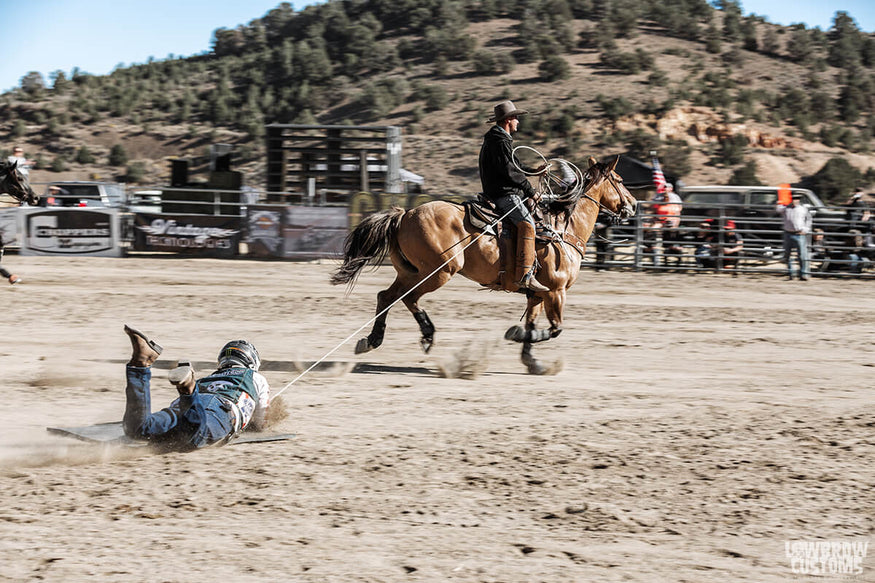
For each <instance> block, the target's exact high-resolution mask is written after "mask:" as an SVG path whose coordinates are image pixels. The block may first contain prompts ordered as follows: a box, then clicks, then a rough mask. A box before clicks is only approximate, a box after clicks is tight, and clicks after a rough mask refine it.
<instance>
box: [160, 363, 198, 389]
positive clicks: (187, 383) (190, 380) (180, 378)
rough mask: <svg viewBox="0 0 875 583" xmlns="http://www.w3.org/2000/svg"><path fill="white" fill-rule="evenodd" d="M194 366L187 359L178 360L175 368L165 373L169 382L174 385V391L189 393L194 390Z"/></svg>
mask: <svg viewBox="0 0 875 583" xmlns="http://www.w3.org/2000/svg"><path fill="white" fill-rule="evenodd" d="M194 375H195V372H194V367H193V366H192V365H191V362H189V361H187V360H180V361H179V362H178V363H177V365H176V368H174V369H173V370H171V371H170V372H169V373H167V378H168V379H170V384H172V385H173V386H174V387H176V392H178V393H179V394H180V395H190V394H192V393H193V392H194V387H195V380H194Z"/></svg>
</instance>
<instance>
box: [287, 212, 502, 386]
mask: <svg viewBox="0 0 875 583" xmlns="http://www.w3.org/2000/svg"><path fill="white" fill-rule="evenodd" d="M515 208H517V207H516V206H513V207H511V209H510V210H508V211H507V212H506V213H504V215H503V216H501V217H500V218H498V219H496V220H495V221H493V222H492V223H490V225H489V227H488V228H487V229H485V230H484V231H483V232H481V233H480V234H478V235H477V236H476V237H474V238H473V239H471V241H470V242H469V243H468V244H467V245H465V246H464V247H462V248H461V249H459V250H458V251H457V252H456V253H455V255H453V256H452V257H450V258H449V259H447V260H446V261H444V262H443V263H442V264H441V265H439V266H438V267H436V268H435V270H434V271H432V272H431V273H429V274H428V275H427V276H425V277H424V278H422V279H421V280H419V283H417V284H416V285H414V286H413V287H411V288H410V289H409V290H407V291H406V292H404V294H402V295H401V296H400V297H399V298H398V299H397V300H395V301H394V302H392V303H391V304H389V305H388V306H386V307H385V308H384V309H383V310H381V311H380V312H379V313H378V314H377V315H375V316H374V317H373V318H371V319H370V320H368V321H367V322H365V323H364V324H362V325H361V326H359V327H358V329H356V330H355V332H353V333H352V334H350V335H349V336H347V337H346V338H344V339H343V340H342V341H341V342H340V343H339V344H338V345H337V346H335V347H334V348H332V349H331V350H329V351H328V352H326V353H325V354H324V355H323V356H322V358H320V359H319V360H317V361H316V362H314V363H313V364H311V365H310V366H309V367H307V369H306V370H305V371H303V372H302V373H301V374H299V375H298V376H296V377H295V378H293V379H292V380H291V381H289V382H288V384H286V386H284V387H283V388H281V389H280V390H279V391H277V392H276V393H275V394H274V395H272V396H271V398H272V399H273V398H275V397H278V396H280V395H281V394H282V393H283V392H284V391H285V390H286V389H288V388H289V387H291V386H292V385H293V384H295V383H296V382H298V380H300V379H301V378H302V377H303V376H304V375H306V374H307V373H309V372H310V371H311V370H313V369H314V368H316V367H317V366H318V365H319V364H321V363H322V362H323V361H324V360H325V359H326V358H328V357H329V356H331V355H332V354H334V353H335V352H337V349H339V348H340V347H341V346H343V345H344V344H346V343H347V342H349V341H350V340H351V339H352V338H354V337H355V336H357V335H358V334H359V333H360V332H361V331H362V330H364V329H365V328H367V327H368V326H370V325H371V324H373V323H374V321H375V320H376V319H377V318H379V317H380V316H382V315H383V314H385V313H386V312H388V311H389V310H390V309H391V308H392V306H394V305H395V304H397V303H398V302H400V301H401V300H403V299H404V298H406V297H407V296H408V295H409V294H410V292H412V291H413V290H415V289H416V288H418V287H419V286H420V285H422V284H423V283H425V281H426V280H428V278H430V277H431V276H433V275H434V274H436V273H437V272H439V271H440V270H441V269H443V268H444V267H446V265H447V264H448V263H449V262H450V261H452V260H453V259H455V258H456V257H458V256H459V255H461V254H462V253H464V251H465V250H466V249H467V248H468V247H470V246H471V245H473V244H474V243H476V242H477V241H478V240H479V239H480V237H482V236H483V235H485V234H486V233H488V232H492V230H493V227H495V225H497V224H498V223H500V222H501V221H503V220H504V219H506V218H507V217H508V216H509V215H510V213H512V212H513V211H514V209H515ZM467 236H468V237H470V236H471V235H467ZM462 241H464V238H463V239H461V240H459V241H457V242H456V243H453V245H451V246H450V249H452V248H453V247H455V246H456V245H458V244H459V243H461V242H462Z"/></svg>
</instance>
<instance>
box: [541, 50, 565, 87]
mask: <svg viewBox="0 0 875 583" xmlns="http://www.w3.org/2000/svg"><path fill="white" fill-rule="evenodd" d="M538 73H539V74H540V75H541V79H543V80H544V81H547V82H553V81H559V80H560V79H567V78H568V77H570V76H571V66H570V65H569V64H568V61H566V60H565V59H564V58H562V57H560V56H559V55H550V56H549V57H547V58H546V59H545V60H544V61H542V62H541V64H540V65H538Z"/></svg>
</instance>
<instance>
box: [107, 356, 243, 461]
mask: <svg viewBox="0 0 875 583" xmlns="http://www.w3.org/2000/svg"><path fill="white" fill-rule="evenodd" d="M125 375H126V377H127V384H126V385H125V398H126V404H125V416H124V419H123V420H122V425H123V427H124V429H125V435H127V436H128V437H130V438H133V439H145V440H148V441H150V442H152V443H155V444H158V445H161V446H163V447H166V448H168V449H177V450H182V451H185V450H191V449H197V448H200V447H206V446H208V445H212V444H214V443H216V442H218V441H221V440H222V439H224V438H226V437H227V436H228V435H229V434H230V433H232V432H233V431H234V413H233V411H231V410H230V408H229V407H228V406H227V405H226V404H225V403H224V402H223V401H222V400H221V399H220V398H219V397H217V396H216V395H212V394H209V393H204V394H201V393H199V392H198V390H197V389H195V391H194V393H192V394H191V395H181V396H180V397H179V399H177V400H176V401H174V402H173V403H172V404H171V405H170V406H169V407H166V408H164V409H161V410H160V411H158V412H156V413H152V396H151V391H150V382H151V379H152V369H151V368H149V367H137V366H131V365H127V367H126V369H125Z"/></svg>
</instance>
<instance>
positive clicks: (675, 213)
mask: <svg viewBox="0 0 875 583" xmlns="http://www.w3.org/2000/svg"><path fill="white" fill-rule="evenodd" d="M654 200H656V199H654ZM662 201H663V202H662V203H661V204H658V205H657V206H656V214H657V216H658V217H659V220H660V222H661V223H662V245H663V249H664V255H665V263H666V266H668V259H669V257H674V258H675V266H676V267H679V266H680V263H681V255H683V252H684V251H683V247H681V234H680V226H681V207H682V205H683V201H682V200H681V197H680V196H678V195H677V193H676V192H675V191H674V186H672V184H671V182H667V183H666V185H665V192H663V193H662Z"/></svg>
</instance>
